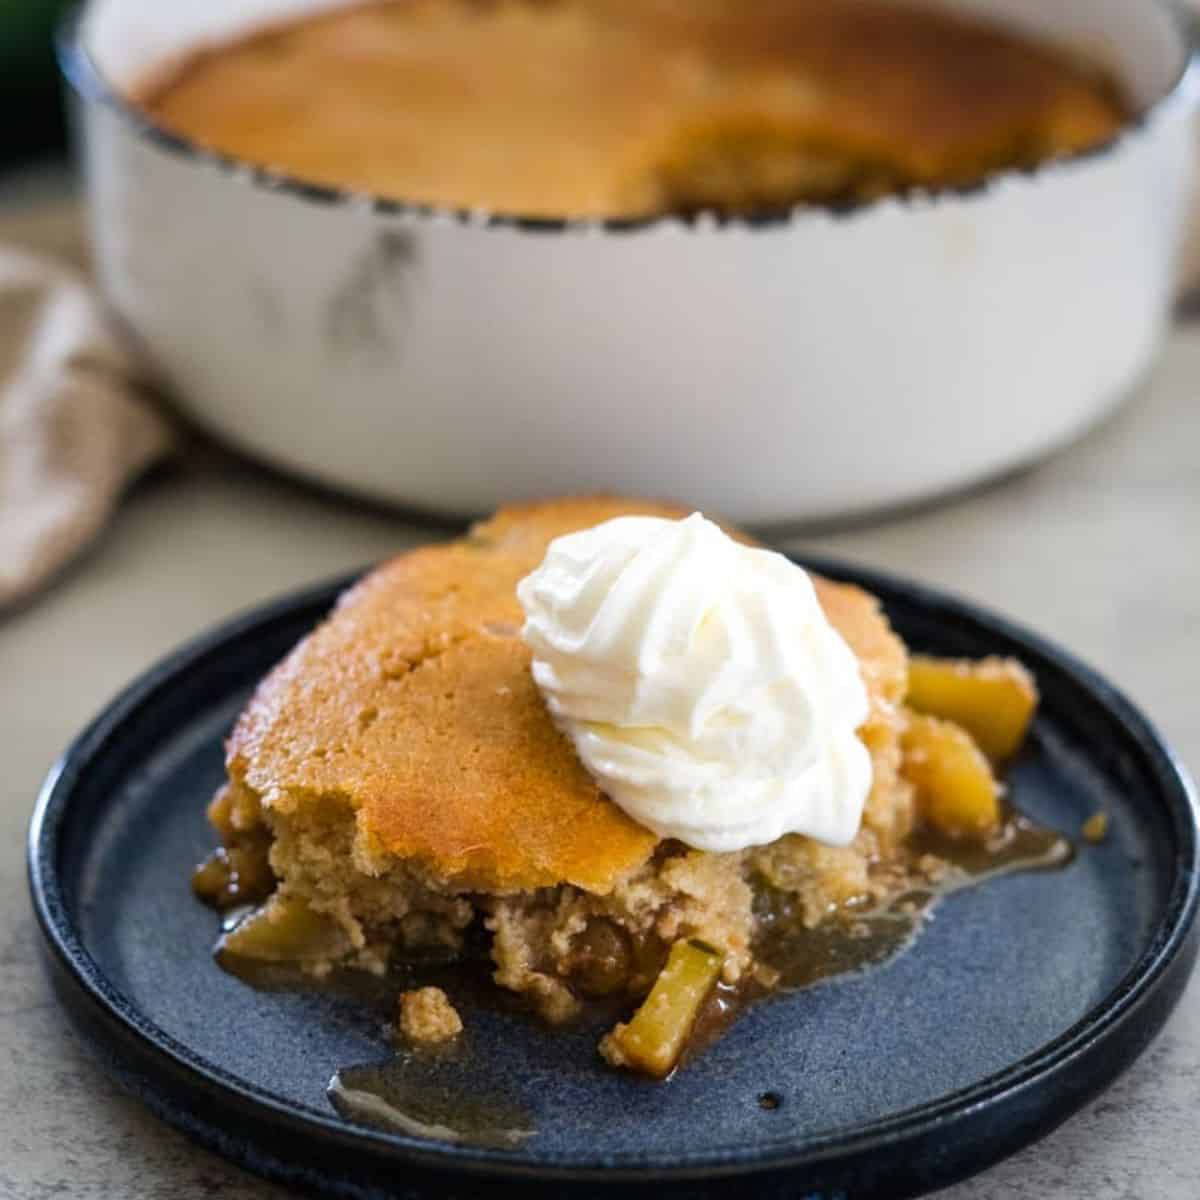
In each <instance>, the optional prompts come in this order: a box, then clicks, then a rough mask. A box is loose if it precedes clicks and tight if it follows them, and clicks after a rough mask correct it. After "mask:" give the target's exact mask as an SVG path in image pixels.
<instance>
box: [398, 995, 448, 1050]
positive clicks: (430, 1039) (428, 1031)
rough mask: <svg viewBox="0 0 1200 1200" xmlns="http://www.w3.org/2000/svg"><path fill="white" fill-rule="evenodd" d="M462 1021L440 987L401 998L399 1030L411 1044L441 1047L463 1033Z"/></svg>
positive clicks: (401, 996)
mask: <svg viewBox="0 0 1200 1200" xmlns="http://www.w3.org/2000/svg"><path fill="white" fill-rule="evenodd" d="M462 1029H463V1023H462V1018H461V1017H460V1016H459V1015H458V1010H457V1009H456V1008H455V1007H454V1005H453V1004H451V1003H450V998H449V997H448V996H447V995H446V993H445V992H443V991H442V989H441V988H438V987H423V988H416V989H415V990H413V991H411V992H402V993H401V995H400V1020H399V1030H400V1033H401V1035H402V1036H403V1037H405V1038H407V1039H408V1041H410V1042H415V1043H418V1044H422V1045H438V1044H440V1043H442V1042H448V1041H450V1040H451V1039H453V1038H456V1037H458V1035H459V1034H460V1033H462Z"/></svg>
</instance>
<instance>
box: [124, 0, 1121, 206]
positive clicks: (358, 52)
mask: <svg viewBox="0 0 1200 1200" xmlns="http://www.w3.org/2000/svg"><path fill="white" fill-rule="evenodd" d="M134 98H135V99H136V100H137V101H138V102H139V103H140V104H141V105H143V106H144V108H145V109H146V110H147V111H148V112H149V114H150V115H151V116H152V117H153V119H154V120H156V121H158V122H161V123H162V124H163V125H165V126H166V127H168V128H169V129H171V130H173V131H175V132H178V133H181V134H183V135H185V136H188V137H190V138H193V139H195V140H196V141H197V142H199V143H201V144H203V145H206V146H209V147H212V148H215V149H217V150H219V151H222V152H224V153H226V154H229V155H231V156H234V157H237V158H240V159H243V160H246V161H249V162H252V163H255V164H260V165H263V166H267V167H270V168H274V169H277V170H281V171H285V172H287V173H290V174H292V175H294V176H296V177H299V178H302V179H305V180H310V181H314V182H317V183H324V184H329V185H333V186H337V187H345V188H350V189H358V190H363V191H369V192H374V193H376V194H379V195H384V196H389V197H394V198H396V199H400V200H407V201H411V202H417V203H427V204H434V205H441V206H447V207H452V208H474V209H483V210H487V211H491V212H497V213H508V214H522V215H527V216H545V217H642V216H647V215H651V214H655V213H661V212H669V211H692V210H698V209H715V210H718V211H724V212H741V211H747V210H756V209H772V208H779V207H785V206H788V205H791V204H795V203H801V202H816V203H825V202H848V201H861V200H865V199H870V198H872V197H875V196H879V195H882V194H885V193H888V192H893V191H898V190H902V189H905V188H910V187H941V186H951V185H958V184H968V183H973V182H976V181H977V180H979V179H980V178H982V177H983V176H985V175H987V174H988V173H990V172H992V171H995V170H998V169H1002V168H1010V167H1030V166H1033V165H1036V164H1037V163H1040V162H1042V161H1044V160H1046V159H1049V158H1054V157H1056V156H1059V155H1064V154H1070V153H1072V152H1075V151H1078V150H1081V149H1084V148H1086V147H1090V146H1094V145H1096V144H1098V143H1101V142H1103V141H1105V140H1107V139H1108V138H1111V137H1112V136H1113V135H1114V134H1115V133H1116V132H1117V130H1118V129H1119V128H1120V127H1121V125H1122V123H1123V122H1124V121H1125V119H1126V117H1127V116H1128V106H1127V104H1126V103H1125V101H1124V99H1123V98H1122V96H1121V94H1120V89H1119V88H1118V87H1117V86H1116V84H1115V83H1114V82H1113V80H1111V79H1110V78H1109V77H1107V76H1106V75H1104V74H1103V73H1102V72H1100V71H1099V70H1097V69H1094V68H1092V67H1090V66H1088V65H1087V64H1085V63H1083V62H1081V61H1080V60H1079V59H1077V58H1076V57H1075V56H1074V55H1073V54H1071V53H1069V52H1067V51H1065V50H1061V49H1057V48H1055V47H1051V46H1045V45H1040V44H1038V43H1035V42H1031V41H1029V40H1028V39H1026V38H1023V37H1020V36H1018V35H1017V34H1015V33H1012V32H1009V31H1007V30H1005V29H1003V28H1001V27H999V26H995V25H989V24H984V23H982V22H978V21H972V20H968V19H965V18H963V17H961V16H956V15H955V14H954V12H953V8H952V6H951V8H950V10H949V11H946V10H941V11H939V10H938V9H930V8H928V7H921V6H916V5H914V6H909V5H905V4H900V3H883V2H881V0H756V2H755V3H753V4H750V3H746V2H745V0H391V2H385V3H379V2H376V3H367V4H358V5H353V6H351V7H349V8H339V9H336V10H334V11H333V12H331V13H326V14H322V15H320V16H318V17H315V18H311V19H308V20H303V21H299V22H295V23H293V24H289V25H283V26H279V27H277V28H273V29H269V30H266V31H263V32H261V33H258V34H255V35H252V36H249V37H246V38H244V39H242V40H240V41H237V42H235V43H232V44H230V45H227V46H218V47H214V48H206V49H203V50H201V51H200V52H199V53H197V54H195V55H193V56H191V57H190V58H189V59H188V60H187V61H186V62H184V63H183V64H182V65H177V66H176V67H175V68H173V69H171V70H168V71H166V72H164V73H160V74H159V75H158V76H157V77H156V78H154V79H152V80H149V81H147V82H146V83H145V84H144V85H143V86H142V87H140V88H139V89H138V90H137V92H136V94H135V97H134Z"/></svg>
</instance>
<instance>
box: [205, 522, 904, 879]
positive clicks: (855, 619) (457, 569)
mask: <svg viewBox="0 0 1200 1200" xmlns="http://www.w3.org/2000/svg"><path fill="white" fill-rule="evenodd" d="M629 513H646V514H651V515H661V516H667V517H680V516H684V515H686V513H685V512H684V511H683V510H681V509H677V508H674V507H672V506H669V505H664V504H653V503H645V502H638V501H629V500H616V499H576V500H564V501H556V502H553V503H550V504H543V505H536V506H533V505H531V506H525V507H515V508H507V509H503V510H501V511H500V513H499V514H498V515H497V516H495V517H494V518H493V519H492V520H490V521H488V522H486V523H485V524H482V525H479V526H477V527H476V528H475V530H474V531H473V532H472V534H471V535H470V536H469V537H468V538H466V539H464V540H462V541H459V542H452V543H449V544H447V545H441V546H432V547H428V548H425V549H422V550H418V551H415V552H413V553H410V554H406V555H404V556H402V557H400V558H397V559H395V560H394V561H393V562H391V563H390V564H388V565H386V566H385V567H383V568H381V569H380V570H378V571H376V572H374V573H373V574H371V575H370V576H369V577H368V578H367V579H365V580H364V581H363V582H362V583H361V584H359V585H358V586H357V587H356V588H354V589H353V590H351V591H350V592H349V593H348V594H347V595H345V596H344V597H343V598H342V600H341V602H340V603H339V605H338V607H337V609H336V610H335V612H334V613H333V615H332V616H331V617H330V619H329V620H327V621H326V622H325V624H323V625H322V626H320V627H319V628H318V629H317V630H316V631H315V632H314V633H313V634H312V635H311V636H309V637H308V638H307V639H305V641H303V642H302V643H301V644H300V645H299V646H297V647H296V649H295V650H294V651H293V652H292V653H291V654H290V655H289V656H288V658H287V659H285V660H284V662H283V663H281V664H280V665H279V666H278V667H277V668H276V669H275V670H274V671H273V672H272V673H271V675H270V676H268V677H267V679H266V680H265V681H264V682H263V683H262V684H261V685H260V687H259V689H258V691H257V693H256V695H255V696H254V698H253V700H252V701H251V703H250V704H249V706H248V707H247V709H246V711H245V712H244V713H243V715H242V717H241V719H240V720H239V722H238V724H237V727H236V728H235V730H234V733H233V735H232V737H231V738H230V741H229V746H228V768H229V774H230V777H231V778H232V779H234V780H235V781H237V782H239V783H243V784H245V785H247V786H248V787H249V788H251V789H253V791H254V792H256V793H257V794H258V795H259V796H260V797H261V798H262V800H263V803H264V804H265V805H266V806H267V807H268V808H271V807H273V808H275V809H276V810H278V811H293V810H295V809H296V808H297V807H299V806H302V805H305V804H307V803H312V802H314V801H317V800H319V799H320V798H321V797H334V798H337V799H340V800H344V801H346V802H348V803H349V804H350V805H352V806H353V807H354V808H355V809H356V810H357V813H358V817H357V824H358V830H359V836H360V838H361V839H362V844H363V846H364V848H365V849H366V851H367V853H368V854H369V856H370V857H371V858H372V859H373V860H378V859H380V858H386V857H388V856H390V857H393V858H397V859H401V858H402V859H415V860H417V861H418V862H420V863H421V864H423V865H424V866H425V867H426V868H427V869H428V870H429V871H430V872H431V873H433V874H434V875H435V876H437V877H438V878H441V879H448V880H454V881H455V883H456V884H458V885H461V886H462V887H466V888H471V889H475V890H489V891H512V890H530V889H534V888H539V887H549V886H555V885H557V884H560V883H571V884H575V885H577V886H578V887H581V888H584V889H586V890H588V891H592V892H600V893H603V892H607V891H609V890H610V889H611V888H612V887H613V885H614V883H615V882H616V881H617V880H618V879H619V878H621V877H622V876H624V875H626V874H628V873H629V872H630V871H632V870H634V869H635V868H637V867H639V866H641V865H642V864H643V863H645V862H646V861H647V859H648V858H649V857H650V855H651V853H652V851H653V850H654V847H655V845H656V843H657V839H656V838H655V836H654V835H653V834H652V833H650V832H648V831H647V830H645V829H644V828H642V827H641V826H639V825H637V824H636V823H635V822H633V821H632V820H630V819H629V818H628V817H627V816H625V814H624V813H623V812H622V811H621V810H620V809H619V808H617V807H616V805H614V804H613V803H612V802H611V801H609V800H608V799H607V798H606V797H605V796H604V795H603V794H602V793H601V792H600V790H599V789H598V787H597V786H596V784H595V782H594V781H593V780H592V778H591V776H590V775H588V773H587V772H586V770H585V769H584V768H583V766H582V765H581V764H580V762H579V760H578V758H577V757H576V755H575V752H574V749H573V748H572V746H571V744H570V742H569V741H568V740H567V739H566V738H565V737H564V736H563V735H562V734H560V733H559V731H558V730H557V729H556V728H555V726H554V724H553V722H552V720H551V718H550V716H549V714H548V713H547V710H546V707H545V704H544V702H543V700H542V698H541V695H540V694H539V692H538V690H537V687H536V685H535V684H534V682H533V679H532V676H531V673H530V670H529V665H530V658H531V655H530V651H529V650H528V649H527V648H526V646H525V644H524V642H523V641H522V640H521V638H520V636H519V630H520V625H521V622H522V620H523V615H522V612H521V609H520V605H519V603H518V602H517V599H516V591H515V589H516V585H517V582H518V581H519V580H520V579H521V578H522V577H523V576H524V575H526V574H528V573H529V571H531V570H532V569H533V568H534V567H535V566H537V564H538V563H539V562H540V561H541V559H542V558H543V556H544V554H545V550H546V547H547V545H548V544H549V542H550V541H551V540H552V539H553V538H555V537H557V536H559V535H560V534H563V533H568V532H572V531H574V530H578V529H584V528H587V527H589V526H592V525H596V524H598V523H600V522H601V521H605V520H608V519H609V518H611V517H615V516H620V515H624V514H629ZM816 583H817V589H818V594H819V596H820V599H821V603H822V605H823V606H824V608H825V611H826V613H827V614H828V616H829V618H830V620H831V621H832V622H833V624H834V625H835V626H836V627H837V628H838V629H839V631H840V632H841V633H842V635H843V636H844V637H845V638H846V640H847V641H848V643H849V644H850V646H851V648H852V649H853V650H854V651H855V653H856V654H857V656H858V658H859V662H860V665H861V668H862V671H863V675H864V679H865V682H866V685H867V688H868V691H869V693H870V696H871V701H872V716H871V718H870V720H869V721H868V727H870V726H872V725H873V724H878V723H887V722H891V721H893V720H894V710H895V706H896V705H898V704H899V702H900V700H901V698H902V696H903V693H904V688H905V672H906V656H905V652H904V649H903V647H902V645H901V644H900V642H899V640H898V639H897V638H896V637H895V636H894V635H893V634H892V633H891V631H890V629H889V628H888V625H887V623H886V620H885V619H884V617H883V616H882V614H881V613H880V611H879V607H878V604H877V602H876V601H875V600H874V599H873V598H872V597H871V596H869V595H867V594H866V593H865V592H862V591H861V590H859V589H857V588H854V587H850V586H845V585H840V584H835V583H831V582H828V581H826V580H817V581H816ZM864 736H865V737H867V740H868V742H870V737H869V728H867V727H865V732H864Z"/></svg>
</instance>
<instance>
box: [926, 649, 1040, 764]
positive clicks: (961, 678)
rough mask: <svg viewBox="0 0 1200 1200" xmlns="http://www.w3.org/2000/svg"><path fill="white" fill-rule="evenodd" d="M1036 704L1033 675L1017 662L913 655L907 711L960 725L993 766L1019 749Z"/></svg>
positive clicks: (1002, 659) (1006, 659) (1036, 695)
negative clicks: (993, 762)
mask: <svg viewBox="0 0 1200 1200" xmlns="http://www.w3.org/2000/svg"><path fill="white" fill-rule="evenodd" d="M1037 702H1038V692H1037V685H1036V684H1035V683H1034V681H1033V676H1032V675H1031V674H1030V673H1029V672H1028V671H1027V670H1026V669H1025V667H1023V666H1022V665H1021V664H1020V663H1019V662H1017V661H1016V660H1015V659H1011V658H997V657H991V658H983V659H979V660H978V661H972V660H970V659H961V658H932V657H929V656H927V655H921V654H914V655H913V656H912V658H911V659H910V660H909V664H908V705H909V707H910V708H913V709H915V710H916V711H917V712H919V713H925V714H926V715H927V716H931V717H941V718H943V719H944V720H947V721H953V722H954V723H955V724H956V725H961V726H962V727H963V728H964V729H965V730H966V731H967V732H968V733H969V734H970V735H971V736H972V737H973V738H974V739H975V742H976V744H977V745H978V746H979V748H980V749H981V750H982V751H983V752H984V753H985V754H986V755H987V756H988V757H989V758H991V759H992V760H993V761H1002V760H1004V759H1006V758H1011V757H1012V755H1014V754H1015V753H1016V752H1017V750H1018V749H1019V748H1020V745H1021V743H1022V742H1023V741H1024V740H1025V734H1026V733H1027V732H1028V730H1029V723H1030V721H1031V720H1032V719H1033V713H1034V710H1035V709H1036V708H1037Z"/></svg>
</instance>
